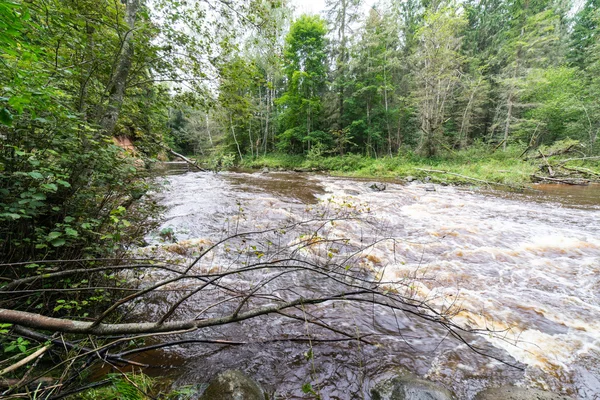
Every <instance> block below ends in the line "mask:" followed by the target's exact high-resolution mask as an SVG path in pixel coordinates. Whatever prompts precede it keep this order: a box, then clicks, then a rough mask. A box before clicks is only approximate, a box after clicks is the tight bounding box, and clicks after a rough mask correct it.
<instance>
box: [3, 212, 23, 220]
mask: <svg viewBox="0 0 600 400" xmlns="http://www.w3.org/2000/svg"><path fill="white" fill-rule="evenodd" d="M0 217H2V218H11V219H13V220H15V219H19V218H21V216H20V215H19V214H14V213H4V214H0Z"/></svg>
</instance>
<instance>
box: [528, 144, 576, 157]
mask: <svg viewBox="0 0 600 400" xmlns="http://www.w3.org/2000/svg"><path fill="white" fill-rule="evenodd" d="M577 146H579V144H578V143H574V144H572V145H570V146H569V147H566V148H564V149H558V150H555V151H551V152H550V153H548V154H544V153H542V151H541V150H538V151H539V154H536V155H534V156H530V157H527V160H535V159H539V158H546V157H554V156H560V155H562V154H567V153H571V152H574V151H576V149H575V148H576V147H577Z"/></svg>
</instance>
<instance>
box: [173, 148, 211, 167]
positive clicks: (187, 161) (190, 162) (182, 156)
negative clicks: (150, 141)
mask: <svg viewBox="0 0 600 400" xmlns="http://www.w3.org/2000/svg"><path fill="white" fill-rule="evenodd" d="M165 149H166V150H167V151H168V152H169V153H171V154H173V155H174V156H176V157H179V158H181V159H182V160H183V161H185V162H186V163H188V165H191V166H192V167H194V168H196V169H197V170H198V171H200V172H208V171H207V170H205V169H204V168H201V167H199V166H198V164H196V163H195V162H193V161H192V160H190V159H189V158H187V157H186V156H184V155H182V154H179V153H176V152H175V151H173V150H172V149H170V148H168V147H166V148H165Z"/></svg>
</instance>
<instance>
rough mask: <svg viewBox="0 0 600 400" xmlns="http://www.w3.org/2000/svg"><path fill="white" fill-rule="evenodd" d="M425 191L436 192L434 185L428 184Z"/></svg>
mask: <svg viewBox="0 0 600 400" xmlns="http://www.w3.org/2000/svg"><path fill="white" fill-rule="evenodd" d="M425 191H426V192H435V186H434V185H433V183H428V184H427V185H425Z"/></svg>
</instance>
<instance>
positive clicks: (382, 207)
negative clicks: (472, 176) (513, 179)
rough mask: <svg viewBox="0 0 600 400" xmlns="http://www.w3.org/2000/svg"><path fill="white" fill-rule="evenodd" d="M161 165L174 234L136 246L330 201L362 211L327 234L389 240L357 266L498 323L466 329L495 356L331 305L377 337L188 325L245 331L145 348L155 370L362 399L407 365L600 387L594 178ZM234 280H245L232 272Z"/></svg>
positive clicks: (418, 370) (172, 248) (334, 321)
mask: <svg viewBox="0 0 600 400" xmlns="http://www.w3.org/2000/svg"><path fill="white" fill-rule="evenodd" d="M182 172H185V171H182ZM161 179H162V180H164V181H165V184H166V186H165V191H164V192H162V193H161V194H159V199H160V202H161V203H162V204H163V205H164V206H165V207H166V212H165V216H164V221H163V222H162V225H161V228H160V231H163V232H165V231H169V232H172V235H171V234H170V239H172V240H171V241H173V242H174V243H164V237H160V235H158V232H157V234H156V235H154V236H153V237H150V238H148V240H149V241H150V242H152V244H153V246H149V247H148V248H147V249H143V250H144V251H147V252H148V253H159V254H160V255H164V254H169V253H170V254H172V255H173V257H174V258H180V259H183V260H186V262H187V261H189V260H190V259H192V258H193V256H194V254H188V250H189V249H190V248H192V247H194V246H201V245H202V246H203V247H202V248H205V247H206V246H207V245H210V244H212V243H215V242H216V241H217V240H219V239H220V238H223V237H226V236H227V235H231V234H234V233H239V232H244V231H251V230H257V229H258V230H262V229H265V228H269V229H270V228H274V227H277V226H281V225H282V224H289V222H290V221H296V222H297V221H302V220H306V219H308V218H310V217H311V215H312V214H311V213H314V212H318V210H320V208H319V207H329V209H330V208H331V207H332V206H331V204H334V205H335V207H337V208H338V209H339V208H343V207H346V208H353V209H354V210H359V211H360V212H362V213H364V214H365V217H364V218H357V219H342V220H340V221H339V222H336V224H335V225H333V224H332V225H333V226H332V227H330V228H328V234H329V235H333V236H335V237H336V238H344V239H345V240H347V241H348V242H351V243H356V244H358V243H361V244H365V245H367V243H368V244H370V243H372V242H376V241H378V240H382V239H389V238H393V239H394V240H393V241H389V240H387V241H385V240H384V241H382V242H381V244H380V245H375V246H372V247H369V248H368V251H367V252H363V253H361V257H362V258H357V259H356V263H357V265H359V267H360V268H362V269H363V270H364V271H365V273H368V274H371V275H373V276H376V277H377V279H379V280H380V281H381V282H389V287H390V288H389V290H399V289H398V287H400V286H398V287H395V286H394V285H395V284H394V282H399V285H400V282H402V288H403V289H402V290H408V289H406V288H408V287H410V291H411V293H410V294H411V295H412V296H414V297H415V298H419V299H424V300H426V301H427V302H428V304H430V305H431V306H432V307H436V308H437V309H444V308H448V307H450V306H452V307H456V310H457V311H456V313H455V315H454V316H453V319H452V320H453V322H455V323H456V324H458V325H459V326H461V327H465V328H468V329H479V330H484V331H485V330H488V331H489V332H492V333H493V334H491V333H490V334H485V332H483V333H482V332H481V331H480V332H479V333H465V334H464V335H463V338H464V339H466V340H467V343H468V344H469V345H470V346H475V347H477V348H481V349H484V352H486V353H487V354H490V355H492V356H494V357H495V358H489V357H485V356H482V355H480V354H477V353H476V352H474V351H473V350H471V349H470V348H469V347H468V346H467V344H465V343H463V342H461V341H460V340H457V339H456V338H452V336H451V335H449V333H448V331H447V330H446V329H443V328H442V327H440V326H438V325H437V324H435V323H431V322H428V321H426V320H423V319H421V318H418V317H414V316H410V315H405V314H398V313H393V312H391V311H389V310H385V309H382V308H375V307H368V306H365V305H343V306H333V305H327V304H326V305H322V306H319V307H317V308H315V310H313V311H311V312H312V313H313V314H314V315H313V316H314V317H315V318H321V319H322V320H323V321H327V322H328V323H329V324H331V325H333V326H336V327H341V328H344V329H346V330H349V331H351V332H357V335H359V334H369V335H372V337H373V338H376V340H375V342H376V343H375V344H374V345H368V344H364V343H359V342H357V341H349V342H339V343H332V342H317V341H315V342H311V343H308V342H306V341H293V340H292V341H287V342H286V341H282V342H275V343H266V342H265V341H267V340H268V339H269V338H272V337H290V338H292V337H296V336H298V337H299V335H302V334H304V336H306V334H308V336H309V337H315V338H316V337H317V334H318V333H320V332H319V331H318V330H317V329H314V328H312V327H307V326H306V324H302V323H300V324H298V323H297V321H288V320H287V319H285V318H283V317H281V316H269V317H260V318H259V319H257V320H249V321H246V322H244V323H239V324H236V325H235V326H230V327H227V329H225V328H211V329H209V330H203V331H202V332H194V333H192V334H187V335H185V338H187V339H189V338H197V337H202V338H223V339H227V340H232V341H236V340H237V341H243V342H245V343H246V344H244V345H237V346H221V345H184V346H179V347H173V348H169V349H167V350H163V351H161V352H160V353H158V354H156V353H155V354H154V355H153V356H151V358H150V359H145V360H144V361H147V362H153V363H155V364H161V365H162V367H161V368H162V369H160V370H158V371H155V373H156V374H163V373H165V368H168V365H169V364H171V367H173V368H174V369H173V370H172V371H171V372H172V373H173V375H174V376H175V377H176V385H186V384H196V383H199V382H206V381H208V380H210V378H212V377H213V376H214V375H216V374H217V373H219V372H221V371H223V370H225V369H229V368H238V369H242V370H244V371H245V372H247V373H248V374H249V375H250V376H252V377H254V378H255V379H256V380H257V381H258V382H259V383H261V384H262V385H263V387H265V389H266V390H267V392H269V393H270V394H271V395H276V396H277V398H281V399H287V398H290V399H291V398H309V396H307V395H305V394H303V391H302V386H303V385H304V384H305V383H310V384H311V385H312V387H313V388H316V389H317V390H318V392H319V393H320V394H321V396H322V397H323V398H324V399H352V398H365V399H368V398H370V394H369V393H370V392H369V390H370V388H371V387H372V386H373V385H374V384H375V383H377V382H378V381H381V380H383V379H386V378H389V377H391V376H393V375H394V374H395V373H397V371H398V370H399V369H406V370H409V371H411V372H413V373H415V374H417V375H419V376H423V377H426V378H427V379H430V380H433V381H437V382H441V383H442V384H444V385H445V386H447V387H448V388H450V389H452V390H453V391H454V392H455V393H456V394H457V396H458V397H459V398H460V399H472V398H473V397H474V396H475V394H476V393H478V392H479V391H481V390H483V389H484V388H487V387H493V386H499V385H503V384H517V385H522V386H528V387H537V388H541V389H546V390H551V391H554V392H556V393H561V394H565V395H569V396H571V397H573V398H578V399H600V234H599V232H600V188H599V187H598V186H591V187H586V188H571V187H569V188H567V187H563V186H558V187H557V186H541V185H539V186H536V187H535V191H531V192H526V193H523V194H522V193H511V192H498V191H492V190H483V189H473V190H471V189H468V188H457V187H443V186H438V185H436V186H435V188H436V191H434V192H429V191H426V190H425V186H423V185H418V184H415V185H403V184H401V183H399V182H393V181H392V182H386V189H385V190H384V191H374V190H373V189H371V188H370V187H369V186H370V184H369V182H368V181H363V180H352V179H341V178H334V177H328V176H321V175H310V174H297V173H287V172H277V173H273V172H272V173H269V174H260V173H253V174H251V173H229V172H226V173H220V174H213V173H192V172H187V173H183V174H175V175H170V176H165V177H163V178H161ZM163 236H164V235H163ZM269 240H271V239H269ZM286 240H289V238H288V239H286ZM392 243H393V244H392ZM192 253H193V252H192ZM330 256H331V254H330ZM228 260H229V261H230V265H231V264H233V263H234V261H232V260H233V259H231V258H230V259H228ZM238 260H239V258H238ZM217 264H219V265H221V264H223V260H218V259H215V258H213V259H211V260H208V261H207V262H206V263H205V264H203V265H202V266H199V268H215V265H217ZM219 268H221V267H219ZM357 268H358V267H357ZM289 279H290V280H289V281H288V282H285V283H286V284H287V285H289V286H291V285H292V284H293V285H296V287H298V288H302V289H304V290H307V291H312V290H314V291H317V292H318V291H323V290H326V288H325V287H324V285H325V284H324V283H322V282H318V281H314V280H313V281H310V282H303V281H298V279H299V278H298V277H294V279H292V278H289ZM407 279H408V280H409V281H410V285H407V284H406V282H407ZM229 283H230V284H232V285H239V286H240V287H242V286H243V285H246V284H248V282H247V281H245V280H244V281H242V280H240V282H235V278H231V282H229ZM276 290H281V288H277V289H276ZM299 290H300V289H299ZM169 296H176V295H175V294H173V295H169ZM169 296H167V297H165V298H161V299H157V300H155V301H153V302H148V303H146V304H144V307H140V306H139V305H138V310H139V312H140V313H142V314H144V315H147V316H154V315H158V314H160V312H161V311H164V309H165V304H166V303H168V302H170V301H171V302H172V301H173V300H174V298H175V297H169ZM205 302H206V298H200V299H197V300H195V301H190V302H187V303H186V305H185V308H184V309H182V310H181V315H188V316H189V315H193V314H194V313H197V312H198V310H202V309H203V308H204V307H205V305H206V303H205ZM311 356H312V357H311ZM159 361H160V362H159ZM503 362H504V363H503ZM507 364H511V365H514V366H516V367H517V368H515V367H513V366H510V365H507Z"/></svg>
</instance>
